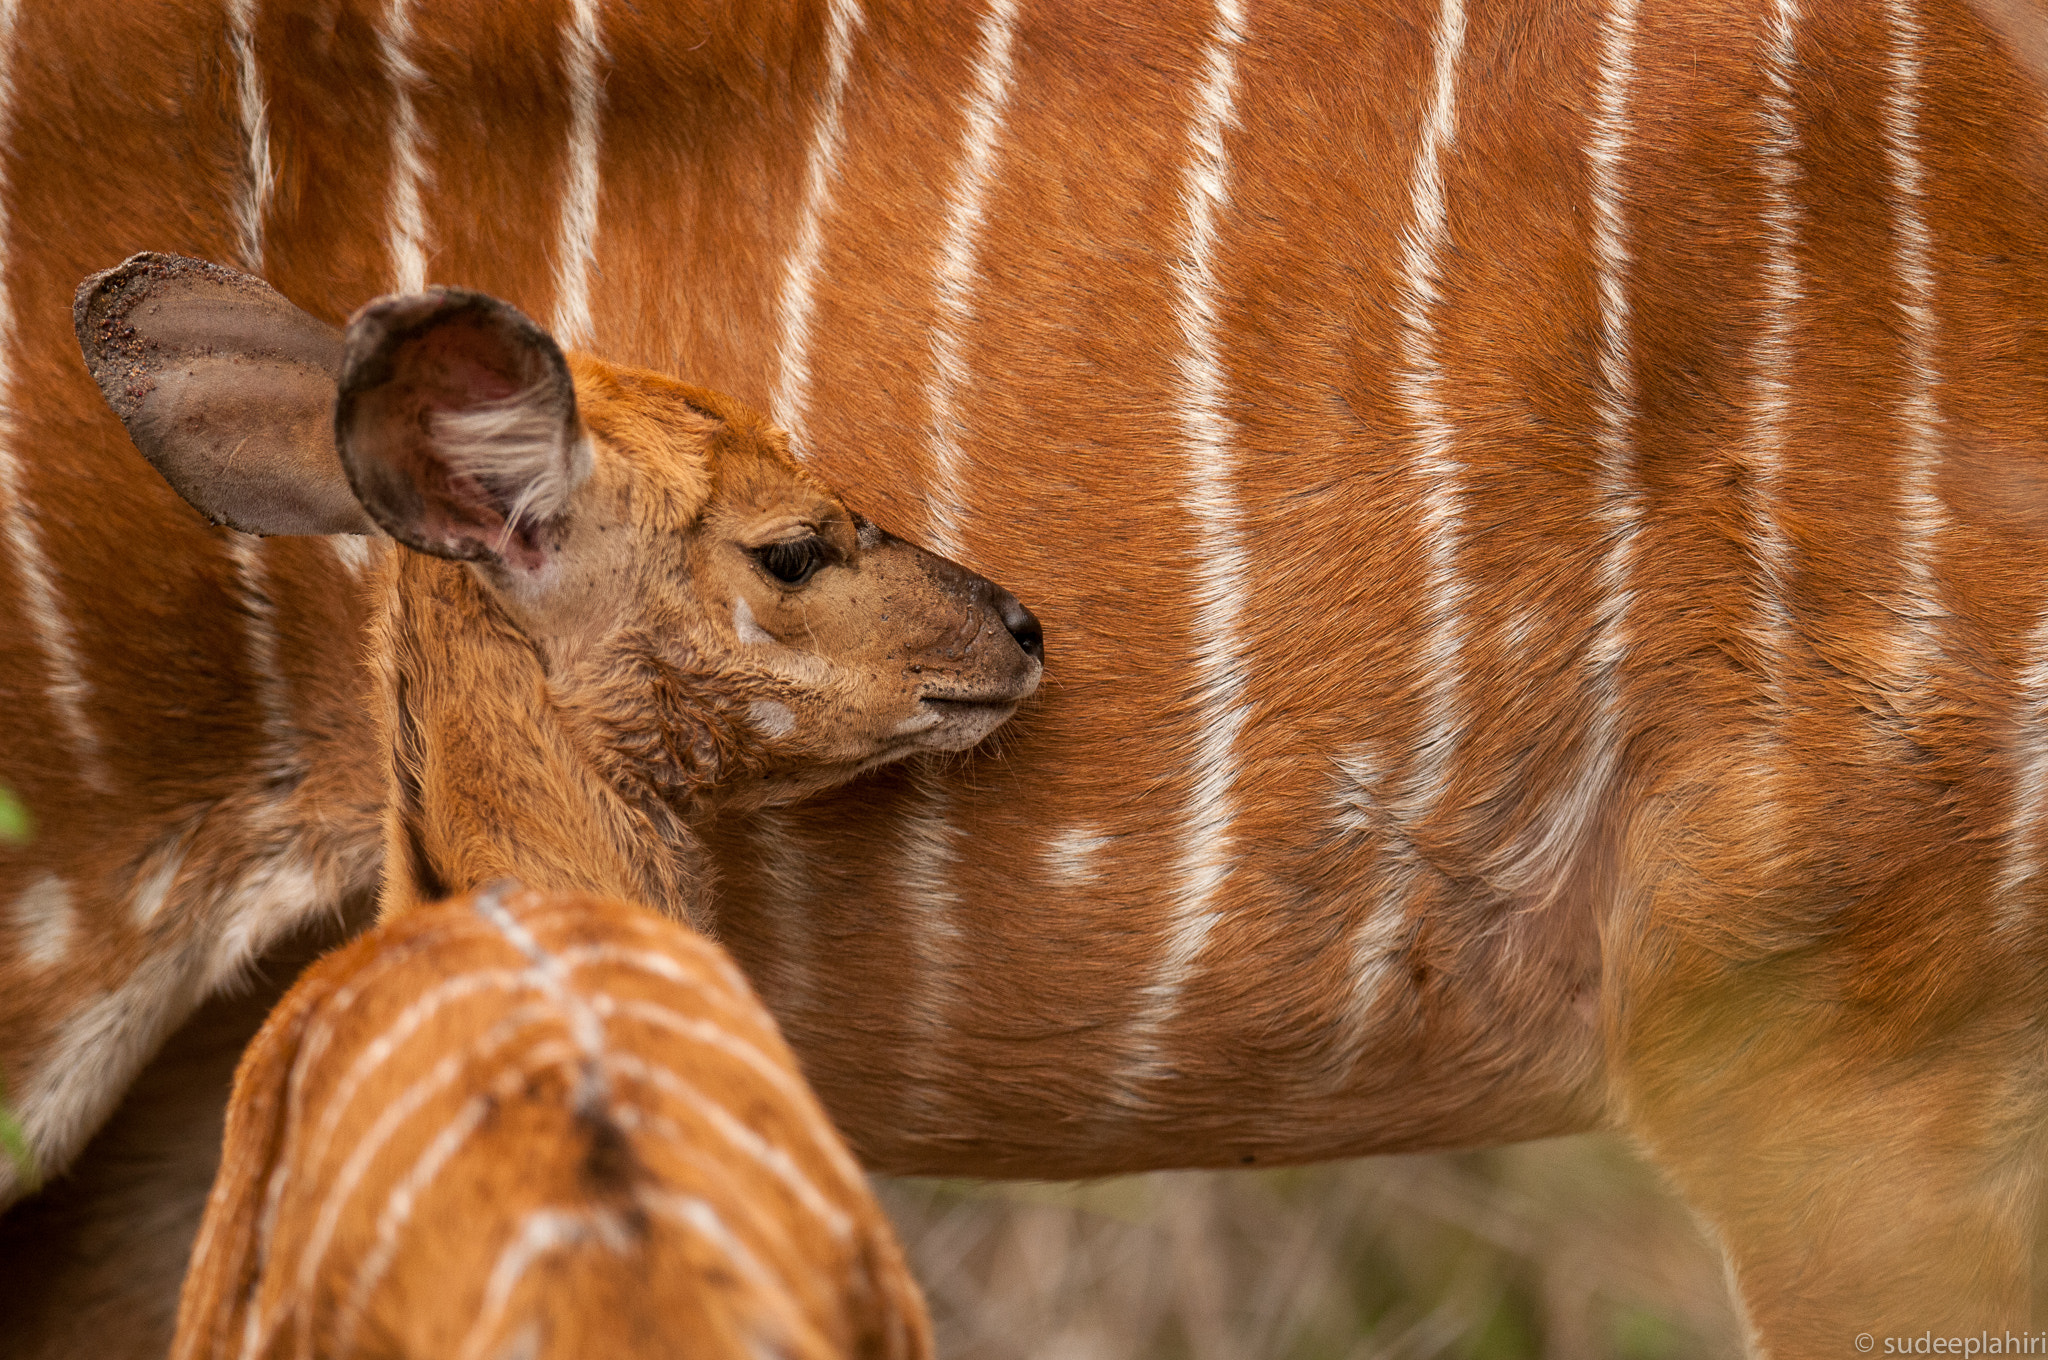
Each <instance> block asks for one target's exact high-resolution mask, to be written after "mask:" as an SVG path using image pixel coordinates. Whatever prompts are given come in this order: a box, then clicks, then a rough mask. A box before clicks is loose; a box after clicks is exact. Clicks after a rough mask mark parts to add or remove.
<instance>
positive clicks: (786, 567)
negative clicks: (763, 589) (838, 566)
mask: <svg viewBox="0 0 2048 1360" xmlns="http://www.w3.org/2000/svg"><path fill="white" fill-rule="evenodd" d="M754 560H755V561H757V562H759V563H760V564H761V567H762V570H764V571H766V572H767V573H768V574H769V575H770V576H773V577H774V578H775V579H776V580H778V581H780V582H782V583H783V584H784V585H786V586H800V585H802V584H803V583H804V582H806V581H808V580H810V579H811V576H812V575H813V574H814V573H815V572H816V571H817V570H818V568H819V567H822V566H824V565H825V545H824V544H823V543H821V542H819V541H818V540H817V539H815V538H794V539H790V540H789V541H788V542H786V543H770V544H768V545H767V546H765V547H760V548H756V549H754Z"/></svg>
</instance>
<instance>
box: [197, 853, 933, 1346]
mask: <svg viewBox="0 0 2048 1360" xmlns="http://www.w3.org/2000/svg"><path fill="white" fill-rule="evenodd" d="M252 1315H253V1316H252ZM928 1332H929V1326H928V1324H927V1322H926V1320H925V1316H924V1309H923V1305H922V1304H921V1303H920V1301H919V1299H918V1294H917V1288H916V1286H915V1285H914V1284H913V1283H912V1282H911V1280H910V1276H909V1273H908V1272H907V1270H906V1269H905V1267H904V1264H903V1259H902V1255H901V1253H900V1251H899V1250H898V1248H897V1246H896V1242H895V1238H894V1236H893V1235H892V1234H891V1232H890V1231H889V1225H888V1220H887V1219H886V1218H885V1217H884V1216H883V1215H882V1211H881V1209H880V1208H879V1207H878V1206H877V1205H876V1204H875V1202H874V1199H873V1197H872V1196H871V1195H870V1194H869V1193H868V1188H867V1182H866V1180H865V1179H864V1178H863V1177H862V1175H861V1173H860V1170H859V1168H858V1167H857V1166H856V1165H855V1164H854V1162H853V1159H852V1157H851V1156H849V1155H848V1154H847V1152H846V1150H845V1148H844V1147H843V1146H842V1145H841V1143H840V1141H839V1136H838V1134H837V1133H836V1132H835V1131H834V1130H833V1128H832V1125H831V1123H830V1122H829V1121H828V1120H827V1119H826V1117H825V1112H824V1111H823V1110H822V1109H821V1108H819V1106H818V1103H817V1101H816V1099H815V1098H813V1097H812V1096H811V1094H810V1091H809V1088H808V1087H807V1086H805V1085H804V1083H803V1078H802V1075H801V1073H800V1072H799V1071H798V1069H797V1066H796V1060H795V1058H794V1057H793V1056H792V1055H791V1054H790V1052H789V1050H788V1048H787V1047H786V1046H785V1045H784V1044H783V1043H782V1040H781V1038H780V1036H778V1035H777V1033H776V1031H775V1025H774V1022H773V1021H772V1020H771V1019H770V1018H769V1016H768V1014H767V1012H766V1011H765V1010H763V1009H762V1008H761V1005H760V1003H759V1002H758V1001H756V1000H755V999H754V996H753V993H752V992H751V991H750V990H749V989H748V988H747V986H746V984H745V982H744V981H743V980H742V979H741V978H740V975H739V973H738V971H737V970H736V969H735V968H734V967H733V966H732V964H731V963H730V962H729V961H728V960H727V958H726V957H725V955H724V953H723V951H721V950H720V949H719V948H718V947H717V946H716V945H714V944H711V943H710V942H708V941H706V940H703V939H701V938H699V937H697V936H696V935H694V934H693V933H692V932H690V931H687V930H684V929H681V928H679V927H677V926H675V925H673V924H671V923H669V922H666V921H663V920H661V919H659V918H657V917H656V916H654V915H653V914H652V913H650V912H648V911H646V910H645V909H643V908H640V907H635V906H631V905H628V904H626V903H623V902H618V901H612V900H606V899H602V898H596V897H590V896H574V895H547V894H541V893H534V892H528V891H524V890H503V889H492V890H489V891H487V892H484V893H481V894H475V895H472V896H470V897H468V898H460V899H455V900H452V901H449V902H445V903H441V904H439V905H436V906H431V907H423V908H420V909H419V910H417V911H414V912H411V913H409V914H408V915H406V916H405V917H404V918H402V919H400V920H396V921H392V922H389V923H387V924H385V925H383V926H381V927H379V928H378V929H376V930H374V931H372V932H371V933H370V934H368V935H366V936H364V937H362V938H361V939H358V940H356V941H355V942H354V943H352V944H350V945H349V946H348V947H347V948H345V949H343V950H341V951H339V952H337V953H335V954H332V955H330V956H329V957H327V958H325V959H323V960H321V961H320V963H319V964H317V965H316V966H315V967H313V968H311V969H309V970H308V971H307V973H306V974H305V975H304V976H303V977H302V978H301V979H300V980H299V982H298V984H297V985H296V986H295V987H294V988H293V989H292V991H291V993H290V994H289V995H287V996H286V997H285V999H284V1001H283V1002H282V1003H281V1004H280V1005H279V1006H278V1007H277V1008H276V1010H275V1011H273V1012H272V1014H271V1016H270V1018H269V1020H268V1021H266V1022H265V1024H264V1027H263V1031H262V1032H261V1033H260V1034H259V1035H257V1037H256V1040H255V1042H254V1043H253V1044H251V1045H250V1047H249V1050H248V1053H247V1056H246V1057H245V1058H244V1059H243V1062H242V1064H241V1067H240V1069H239V1070H238V1071H237V1072H236V1074H235V1094H234V1099H233V1101H232V1102H231V1103H230V1105H229V1107H228V1124H227V1137H226V1148H225V1151H224V1152H223V1154H222V1163H221V1173H220V1176H219V1178H218V1180H217V1181H216V1182H215V1185H214V1189H213V1194H212V1196H211V1199H210V1201H209V1203H208V1206H207V1216H206V1219H205V1222H204V1224H203V1225H202V1227H201V1229H200V1234H199V1243H198V1246H197V1248H196V1249H195V1250H194V1253H193V1258H192V1266H191V1274H190V1276H189V1277H188V1280H187V1283H186V1286H185V1291H184V1296H183V1298H182V1300H181V1301H180V1304H179V1313H178V1332H177V1339H176V1341H175V1343H174V1344H173V1346H172V1348H171V1354H172V1356H173V1357H174V1360H200V1358H201V1357H210V1356H220V1357H232V1356H237V1355H247V1356H256V1357H268V1356H287V1355H310V1356H316V1357H328V1356H333V1357H340V1356H343V1355H348V1354H351V1353H365V1354H374V1355H383V1356H392V1357H401V1356H417V1357H430V1356H431V1357H447V1360H456V1358H457V1357H482V1358H484V1360H495V1358H496V1357H506V1356H526V1357H533V1358H534V1360H539V1358H540V1357H563V1358H564V1360H566V1358H567V1357H576V1356H596V1355H607V1356H636V1355H638V1356H677V1355H688V1356H702V1357H712V1356H732V1357H735V1358H736V1360H739V1358H741V1357H745V1358H747V1360H752V1357H759V1356H782V1357H787V1358H788V1360H831V1358H834V1357H837V1358H840V1360H919V1358H920V1357H925V1356H929V1355H930V1353H931V1342H930V1337H929V1334H928ZM252 1343H253V1349H251V1348H250V1346H251V1344H252Z"/></svg>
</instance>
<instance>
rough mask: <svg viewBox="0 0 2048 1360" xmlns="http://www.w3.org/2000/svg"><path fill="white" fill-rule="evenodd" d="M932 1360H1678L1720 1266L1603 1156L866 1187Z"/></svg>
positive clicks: (1697, 1353)
mask: <svg viewBox="0 0 2048 1360" xmlns="http://www.w3.org/2000/svg"><path fill="white" fill-rule="evenodd" d="M878 1188H879V1190H880V1192H881V1196H882V1200H883V1203H884V1204H885V1205H886V1206H887V1208H888V1209H889V1212H890V1214H891V1216H892V1217H893V1218H894V1219H895V1221H896V1223H897V1226H898V1228H899V1229H900V1230H901V1232H902V1233H903V1237H904V1242H905V1246H906V1248H907V1249H908V1251H909V1252H910V1255H911V1263H912V1267H913V1269H914V1270H915V1271H916V1272H917V1276H918V1279H919V1281H920V1282H921V1283H922V1284H923V1286H924V1289H925V1293H926V1296H927V1298H928V1300H929V1301H930V1304H931V1309H932V1320H933V1324H934V1326H935V1327H936V1328H937V1332H938V1340H939V1353H940V1355H941V1356H943V1357H945V1360H1026V1357H1029V1360H1366V1357H1382V1356H1384V1357H1431V1356H1446V1357H1470V1360H1509V1357H1518V1356H1546V1357H1579V1356H1586V1357H1596V1356H1597V1357H1617V1358H1618V1360H1691V1357H1706V1356H1727V1355H1733V1354H1739V1353H1740V1350H1741V1346H1740V1342H1739V1337H1738V1332H1737V1325H1738V1324H1737V1322H1736V1319H1735V1316H1734V1312H1733V1309H1732V1307H1731V1305H1730V1303H1729V1298H1728V1292H1727V1288H1726V1285H1725V1283H1724V1281H1723V1276H1722V1271H1721V1264H1720V1259H1719V1257H1718V1255H1717V1254H1716V1253H1715V1252H1714V1251H1713V1249H1712V1248H1711V1246H1710V1245H1709V1244H1708V1242H1707V1240H1706V1239H1705V1237H1704V1235H1703V1234H1702V1233H1701V1232H1700V1230H1699V1228H1698V1226H1697V1225H1696V1224H1695V1222H1694V1220H1693V1219H1692V1217H1691V1215H1690V1214H1689V1213H1688V1212H1687V1211H1686V1210H1685V1208H1684V1207H1683V1206H1682V1205H1680V1204H1679V1203H1678V1201H1677V1200H1676V1199H1675V1198H1674V1197H1673V1196H1672V1195H1671V1194H1670V1193H1669V1192H1668V1191H1667V1190H1666V1189H1665V1188H1664V1187H1663V1185H1662V1184H1661V1183H1660V1182H1659V1180H1658V1179H1657V1177H1656V1175H1655V1174H1654V1173H1653V1172H1652V1171H1650V1169H1649V1168H1648V1167H1646V1166H1645V1165H1644V1164H1643V1163H1642V1162H1641V1160H1640V1159H1638V1158H1637V1157H1635V1156H1634V1155H1633V1154H1632V1153H1631V1152H1630V1151H1629V1150H1628V1148H1627V1147H1626V1146H1625V1145H1624V1144H1622V1143H1621V1142H1620V1140H1618V1139H1614V1138H1609V1137H1582V1138H1567V1139H1557V1140H1553V1141H1550V1142H1545V1143H1531V1144H1524V1145H1522V1146H1518V1147H1511V1148H1501V1149H1497V1150H1492V1151H1487V1152H1473V1153H1458V1154H1452V1155H1444V1156H1433V1157H1385V1158H1373V1159H1370V1160H1365V1161H1357V1162H1348V1163H1339V1164H1335V1165H1330V1166H1321V1167H1310V1168H1301V1169H1293V1170H1276V1171H1241V1172H1240V1171H1228V1172H1172V1173H1161V1174H1157V1175H1151V1176H1133V1177H1124V1178H1120V1179H1116V1180H1108V1181H1098V1182H1092V1183H1087V1184H1080V1185H1043V1184H1031V1183H1024V1184H978V1183H966V1182H954V1181H929V1180H894V1181H884V1182H882V1183H881V1184H880V1186H879V1187H878Z"/></svg>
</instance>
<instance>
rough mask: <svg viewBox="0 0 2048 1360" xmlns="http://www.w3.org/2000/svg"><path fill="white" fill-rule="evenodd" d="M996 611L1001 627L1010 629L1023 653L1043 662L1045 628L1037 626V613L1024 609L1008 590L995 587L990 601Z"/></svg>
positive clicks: (1041, 663)
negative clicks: (999, 617) (992, 598)
mask: <svg viewBox="0 0 2048 1360" xmlns="http://www.w3.org/2000/svg"><path fill="white" fill-rule="evenodd" d="M991 603H993V604H994V605H995V607H996V613H998V614H1000V615H1001V616H1002V619H1003V627H1005V628H1007V629H1009V630H1010V636H1011V637H1013V638H1015V639H1017V645H1018V646H1019V647H1022V648H1023V649H1024V655H1026V656H1028V657H1030V658H1031V659H1032V660H1033V661H1036V662H1037V663H1038V664H1039V665H1041V666H1042V665H1044V664H1045V630H1044V629H1043V628H1041V627H1039V626H1038V615H1036V614H1034V613H1032V612H1031V611H1030V610H1028V609H1026V608H1025V607H1024V605H1023V602H1022V601H1020V600H1019V599H1018V598H1017V597H1016V596H1015V595H1012V594H1011V593H1010V592H1009V591H1007V590H1004V589H1002V588H1001V587H1000V586H998V587H997V588H996V593H995V599H994V600H993V601H992V602H991Z"/></svg>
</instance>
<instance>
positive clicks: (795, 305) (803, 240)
mask: <svg viewBox="0 0 2048 1360" xmlns="http://www.w3.org/2000/svg"><path fill="white" fill-rule="evenodd" d="M866 26H867V16H866V15H865V14H864V13H862V12H861V7H860V0H830V6H829V8H828V9H827V11H826V17H825V89H824V92H823V93H822V94H820V95H819V97H818V116H817V121H816V122H815V123H814V124H813V125H812V131H811V145H810V149H809V150H808V151H807V152H805V154H804V202H803V207H802V209H801V210H800V211H799V213H798V216H797V228H796V243H795V244H794V245H793V246H792V247H791V248H790V252H789V263H788V264H787V265H786V266H784V268H783V274H782V295H781V297H780V299H779V300H778V301H777V304H776V308H775V330H776V335H777V337H778V340H779V342H780V343H779V344H778V345H777V351H776V368H777V376H776V379H775V391H774V393H773V394H772V395H771V396H770V397H769V400H768V413H769V415H770V416H771V417H773V419H774V421H775V423H776V424H778V425H780V426H781V427H782V428H783V429H785V430H787V431H789V444H790V449H791V450H792V451H793V452H794V453H795V454H796V456H797V457H798V458H802V457H804V456H805V455H806V454H807V453H808V452H809V450H808V448H807V447H806V439H805V433H804V416H805V414H806V408H807V407H808V405H809V403H810V397H811V311H812V308H813V306H814V304H815V302H816V298H815V290H816V288H817V277H818V263H819V261H820V260H821V259H822V258H823V256H824V253H825V214H826V213H828V212H830V211H831V210H832V180H833V178H834V176H835V175H836V174H837V173H838V170H839V153H840V150H841V148H842V147H843V145H844V143H845V140H846V135H845V127H844V125H843V123H842V117H843V115H842V112H841V110H842V106H843V105H844V104H845V101H846V79H847V74H848V72H849V71H850V70H851V69H852V66H853V40H854V38H855V37H856V36H857V35H858V34H859V33H860V31H861V29H863V28H865V27H866Z"/></svg>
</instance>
